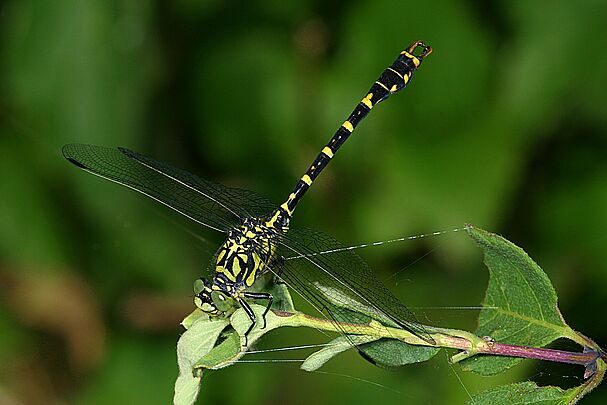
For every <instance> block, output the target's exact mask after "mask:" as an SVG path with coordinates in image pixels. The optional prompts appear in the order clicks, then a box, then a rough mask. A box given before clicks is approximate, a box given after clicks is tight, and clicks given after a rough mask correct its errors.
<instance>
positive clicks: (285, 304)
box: [268, 283, 295, 312]
mask: <svg viewBox="0 0 607 405" xmlns="http://www.w3.org/2000/svg"><path fill="white" fill-rule="evenodd" d="M268 292H269V293H270V294H272V296H273V297H274V302H273V303H272V309H276V310H278V311H284V312H295V307H294V306H293V299H292V298H291V294H290V293H289V290H288V289H287V286H286V285H285V284H279V283H273V284H272V287H271V288H270V289H268Z"/></svg>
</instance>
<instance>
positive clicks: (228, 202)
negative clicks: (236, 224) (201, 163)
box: [118, 148, 276, 219]
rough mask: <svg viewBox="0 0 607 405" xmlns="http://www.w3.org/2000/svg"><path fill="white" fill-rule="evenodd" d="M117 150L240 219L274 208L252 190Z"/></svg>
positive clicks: (266, 212)
mask: <svg viewBox="0 0 607 405" xmlns="http://www.w3.org/2000/svg"><path fill="white" fill-rule="evenodd" d="M118 150H120V151H121V152H122V153H124V154H125V155H126V156H128V157H130V158H132V159H135V160H136V161H138V162H140V163H142V164H143V165H145V166H147V167H149V168H150V169H153V170H155V171H157V172H159V173H162V174H163V175H165V176H166V177H168V178H172V179H175V180H176V181H178V182H180V183H182V184H184V185H186V186H187V187H189V188H191V189H193V190H196V191H198V192H199V193H203V194H205V195H206V196H207V197H208V198H209V199H212V200H213V201H215V202H216V203H217V204H218V205H220V206H221V207H223V208H224V209H225V210H226V211H229V212H231V213H233V214H234V215H235V216H237V217H239V218H240V219H243V218H248V217H258V216H261V215H264V214H268V213H269V212H271V211H273V210H274V209H275V208H276V204H274V203H273V202H271V201H270V200H268V199H267V198H265V197H262V196H260V195H259V194H257V193H255V192H253V191H250V190H243V189H239V188H232V187H226V186H224V185H222V184H219V183H215V182H212V181H209V180H204V179H201V178H200V177H198V176H195V175H193V174H191V173H188V172H187V171H185V170H182V169H178V168H175V167H172V166H169V165H168V164H166V163H163V162H159V161H157V160H155V159H152V158H150V157H147V156H144V155H142V154H139V153H137V152H134V151H132V150H129V149H125V148H118Z"/></svg>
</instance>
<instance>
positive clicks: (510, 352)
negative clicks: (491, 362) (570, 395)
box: [479, 343, 600, 366]
mask: <svg viewBox="0 0 607 405" xmlns="http://www.w3.org/2000/svg"><path fill="white" fill-rule="evenodd" d="M479 353H484V354H492V355H494V356H509V357H523V358H527V359H538V360H547V361H555V362H558V363H570V364H580V365H582V366H588V365H590V364H592V363H594V362H595V361H596V359H597V358H599V357H600V355H599V353H597V352H596V351H594V350H591V351H587V352H583V353H580V352H567V351H564V350H555V349H542V348H536V347H526V346H514V345H509V344H505V343H488V344H487V346H486V347H480V348H479Z"/></svg>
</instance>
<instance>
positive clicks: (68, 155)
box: [61, 143, 88, 169]
mask: <svg viewBox="0 0 607 405" xmlns="http://www.w3.org/2000/svg"><path fill="white" fill-rule="evenodd" d="M79 146H82V145H81V144H79V143H68V144H66V145H63V147H62V148H61V153H62V154H63V157H64V158H65V159H66V160H67V161H68V162H70V163H71V164H73V165H74V166H76V167H78V168H80V169H88V167H87V166H86V165H85V164H84V163H82V162H81V161H79V160H78V159H76V158H75V157H74V155H75V154H74V151H75V149H76V148H77V147H79Z"/></svg>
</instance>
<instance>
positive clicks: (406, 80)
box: [403, 73, 411, 84]
mask: <svg viewBox="0 0 607 405" xmlns="http://www.w3.org/2000/svg"><path fill="white" fill-rule="evenodd" d="M410 78H411V75H410V74H409V73H407V74H406V75H405V76H404V77H403V80H404V81H405V84H407V83H409V79H410Z"/></svg>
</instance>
